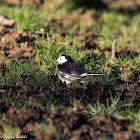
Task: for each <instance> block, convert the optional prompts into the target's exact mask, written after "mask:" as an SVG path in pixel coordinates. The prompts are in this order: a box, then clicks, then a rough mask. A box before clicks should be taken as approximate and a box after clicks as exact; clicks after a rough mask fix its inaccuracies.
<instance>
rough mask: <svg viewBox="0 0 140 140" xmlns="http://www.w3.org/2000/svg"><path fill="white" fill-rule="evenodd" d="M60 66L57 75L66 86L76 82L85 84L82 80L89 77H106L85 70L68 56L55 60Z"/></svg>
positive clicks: (57, 67) (57, 68)
mask: <svg viewBox="0 0 140 140" xmlns="http://www.w3.org/2000/svg"><path fill="white" fill-rule="evenodd" d="M55 61H56V62H58V63H59V64H58V65H57V66H56V73H57V75H58V77H59V79H60V80H61V81H62V82H65V83H66V84H70V83H71V82H73V81H75V80H80V82H83V80H82V78H84V77H86V76H89V75H104V74H102V73H94V72H91V71H88V70H86V69H84V68H83V67H81V66H79V65H78V64H76V63H74V62H73V59H72V58H71V57H70V56H68V55H62V56H60V57H58V59H57V60H55Z"/></svg>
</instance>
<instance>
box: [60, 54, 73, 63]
mask: <svg viewBox="0 0 140 140" xmlns="http://www.w3.org/2000/svg"><path fill="white" fill-rule="evenodd" d="M62 56H65V59H67V60H68V62H73V59H72V58H71V57H70V56H68V55H62Z"/></svg>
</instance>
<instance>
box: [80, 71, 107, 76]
mask: <svg viewBox="0 0 140 140" xmlns="http://www.w3.org/2000/svg"><path fill="white" fill-rule="evenodd" d="M88 75H106V74H103V73H94V72H88V73H83V74H81V77H84V76H88Z"/></svg>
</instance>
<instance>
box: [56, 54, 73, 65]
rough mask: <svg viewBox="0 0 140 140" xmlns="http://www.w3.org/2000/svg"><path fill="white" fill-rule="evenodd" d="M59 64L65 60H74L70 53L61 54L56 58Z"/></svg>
mask: <svg viewBox="0 0 140 140" xmlns="http://www.w3.org/2000/svg"><path fill="white" fill-rule="evenodd" d="M56 62H58V63H59V64H63V63H65V62H73V60H72V58H71V57H70V56H68V55H62V56H59V58H58V59H57V60H56Z"/></svg>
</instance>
